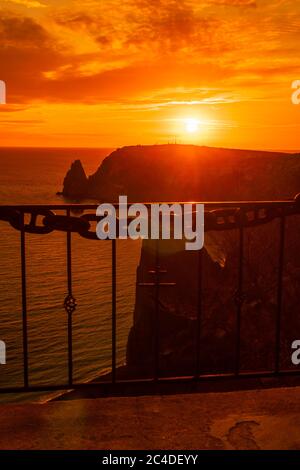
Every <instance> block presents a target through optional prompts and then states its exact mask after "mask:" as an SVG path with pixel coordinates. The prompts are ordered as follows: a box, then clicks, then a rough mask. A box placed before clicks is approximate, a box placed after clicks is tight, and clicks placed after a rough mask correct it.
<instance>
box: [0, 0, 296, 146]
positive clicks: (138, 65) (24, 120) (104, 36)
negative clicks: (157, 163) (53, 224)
mask: <svg viewBox="0 0 300 470" xmlns="http://www.w3.org/2000/svg"><path fill="white" fill-rule="evenodd" d="M299 32H300V1H299V0H273V1H272V0H180V1H174V0H122V1H121V0H98V1H95V0H85V1H79V0H48V1H47V0H0V39H1V49H0V79H2V80H4V81H5V82H6V86H7V101H8V104H7V105H0V121H1V124H0V145H2V146H6V145H7V146H8V145H9V146H10V145H12V146H23V145H26V146H74V147H75V146H83V147H116V146H122V145H128V144H146V143H166V142H174V141H175V140H176V141H177V142H182V143H189V142H191V143H196V144H200V145H202V144H204V145H216V146H226V147H239V148H263V149H287V150H288V149H299V148H300V141H299V135H300V132H299V131H300V129H299V127H300V106H295V105H293V104H292V102H291V93H292V90H291V84H292V82H293V81H294V80H296V79H300V59H299V53H300V35H299ZM186 119H196V120H197V123H198V129H197V131H196V132H194V133H188V132H187V131H186V126H185V120H186Z"/></svg>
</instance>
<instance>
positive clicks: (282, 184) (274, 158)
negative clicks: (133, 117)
mask: <svg viewBox="0 0 300 470" xmlns="http://www.w3.org/2000/svg"><path fill="white" fill-rule="evenodd" d="M299 181H300V154H287V153H277V152H263V151H252V150H234V149H222V148H212V147H200V146H195V145H179V144H172V145H149V146H144V145H143V146H130V147H123V148H120V149H118V150H115V151H114V152H112V153H111V154H110V155H109V156H107V157H106V158H105V159H104V160H103V162H102V163H101V165H100V166H99V168H98V170H97V171H96V172H95V173H94V174H92V175H90V176H88V177H87V176H86V174H85V172H84V169H83V167H82V164H81V162H80V161H75V162H74V163H73V164H72V166H71V168H70V170H69V171H68V173H67V175H66V177H65V180H64V185H63V195H64V196H65V197H67V198H70V199H80V198H92V199H95V200H99V201H101V200H104V201H117V199H118V196H119V195H120V194H126V195H127V196H128V199H129V201H138V200H139V201H149V202H151V201H173V200H174V201H176V200H177V201H188V200H204V201H209V200H215V201H216V200H223V201H225V200H243V199H246V200H247V199H255V200H264V199H288V198H292V197H294V196H295V194H297V193H298V192H299Z"/></svg>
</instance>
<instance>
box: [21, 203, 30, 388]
mask: <svg viewBox="0 0 300 470" xmlns="http://www.w3.org/2000/svg"><path fill="white" fill-rule="evenodd" d="M21 224H22V228H21V280H22V281H21V289H22V332H23V375H24V377H23V379H24V387H25V388H28V386H29V379H28V328H27V291H26V242H25V231H24V213H23V212H22V215H21Z"/></svg>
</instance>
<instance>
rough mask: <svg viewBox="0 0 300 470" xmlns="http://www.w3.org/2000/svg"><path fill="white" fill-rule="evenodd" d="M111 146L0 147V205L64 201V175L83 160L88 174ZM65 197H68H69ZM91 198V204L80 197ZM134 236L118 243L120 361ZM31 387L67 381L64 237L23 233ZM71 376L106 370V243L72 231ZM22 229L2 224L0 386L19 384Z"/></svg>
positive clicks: (32, 396) (8, 397) (30, 396)
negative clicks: (1, 351)
mask: <svg viewBox="0 0 300 470" xmlns="http://www.w3.org/2000/svg"><path fill="white" fill-rule="evenodd" d="M112 150H113V149H101V148H100V149H84V148H79V149H76V148H51V149H47V148H0V204H1V205H7V204H62V203H65V202H67V201H65V200H64V199H63V197H62V196H58V195H57V194H56V193H57V192H58V191H61V189H62V185H63V179H64V176H65V174H66V172H67V170H68V169H69V167H70V165H71V163H72V161H74V160H75V159H80V160H81V162H82V164H83V166H84V168H85V171H86V173H87V174H92V173H93V172H95V171H96V169H97V168H98V167H99V165H100V164H101V161H102V160H103V159H104V158H105V157H106V156H107V155H109V154H110V153H111V151H112ZM68 202H69V201H68ZM84 202H93V203H95V201H84ZM140 249H141V245H140V242H139V241H133V240H118V241H117V365H123V364H124V362H125V358H126V344H127V338H128V333H129V331H130V327H131V326H132V322H133V311H134V302H135V280H136V268H137V266H138V263H139V257H140ZM26 276H27V316H28V357H29V384H30V385H34V386H36V385H49V384H52V385H53V384H63V383H67V380H68V369H67V358H68V350H67V344H68V342H67V314H66V312H65V310H64V307H63V303H64V299H65V297H66V295H67V273H66V234H65V233H63V232H57V231H55V232H52V233H50V234H48V235H36V234H26ZM72 276H73V279H72V280H73V295H74V297H75V299H76V302H77V307H76V310H75V312H74V313H73V377H74V381H75V382H88V381H90V380H93V379H95V378H97V377H99V376H100V375H103V374H105V373H107V372H109V371H110V369H111V344H112V342H111V325H112V322H111V291H112V288H111V242H110V241H100V240H95V241H94V240H87V239H84V238H82V237H80V236H79V235H76V234H72ZM21 298H22V297H21V259H20V232H18V231H17V230H15V229H14V228H12V227H11V226H10V225H9V223H7V222H4V221H0V340H1V341H4V342H5V344H6V364H0V388H1V387H17V386H22V385H23V343H22V302H21ZM55 395H56V394H54V393H26V394H19V393H17V394H0V402H4V401H26V400H30V401H32V400H33V401H39V402H43V401H47V400H49V399H51V398H53V397H54V396H55Z"/></svg>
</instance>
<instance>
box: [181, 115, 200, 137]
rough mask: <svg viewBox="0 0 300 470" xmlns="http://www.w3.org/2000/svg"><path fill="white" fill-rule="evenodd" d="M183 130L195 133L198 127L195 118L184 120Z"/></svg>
mask: <svg viewBox="0 0 300 470" xmlns="http://www.w3.org/2000/svg"><path fill="white" fill-rule="evenodd" d="M184 124H185V130H186V132H188V133H189V134H195V133H196V132H197V131H198V129H199V121H198V120H197V119H192V118H188V119H185V120H184Z"/></svg>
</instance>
